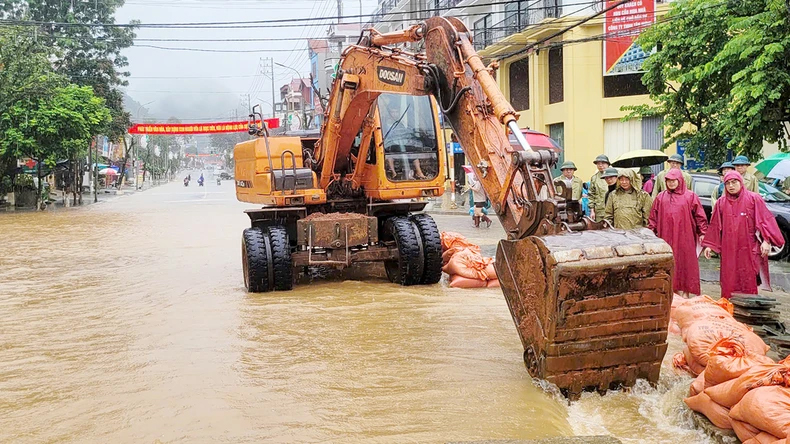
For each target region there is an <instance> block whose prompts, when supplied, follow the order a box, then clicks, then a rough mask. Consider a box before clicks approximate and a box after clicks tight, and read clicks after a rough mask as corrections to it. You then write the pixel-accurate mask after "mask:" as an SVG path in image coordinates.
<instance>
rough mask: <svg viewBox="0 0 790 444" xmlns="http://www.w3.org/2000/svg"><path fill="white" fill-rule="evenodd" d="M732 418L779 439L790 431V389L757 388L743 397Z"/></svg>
mask: <svg viewBox="0 0 790 444" xmlns="http://www.w3.org/2000/svg"><path fill="white" fill-rule="evenodd" d="M730 416H732V417H733V418H735V419H737V420H738V421H743V422H748V423H749V424H751V425H752V426H754V427H756V428H758V429H760V430H762V431H764V432H768V433H770V434H772V435H774V436H776V437H777V438H779V439H782V438H787V432H788V431H789V430H790V388H787V387H781V386H770V387H757V388H755V389H753V390H750V391H749V393H747V394H745V395H743V398H742V399H741V401H740V402H739V403H737V404H735V407H733V408H732V410H731V411H730Z"/></svg>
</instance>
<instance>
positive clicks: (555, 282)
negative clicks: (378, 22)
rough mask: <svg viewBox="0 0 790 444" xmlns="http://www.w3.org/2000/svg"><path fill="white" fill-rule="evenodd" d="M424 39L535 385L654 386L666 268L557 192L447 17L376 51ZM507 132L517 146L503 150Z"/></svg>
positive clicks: (423, 62) (547, 164)
mask: <svg viewBox="0 0 790 444" xmlns="http://www.w3.org/2000/svg"><path fill="white" fill-rule="evenodd" d="M415 41H422V42H424V48H425V49H424V55H422V54H420V55H419V57H417V58H416V59H415V62H417V66H418V68H419V69H420V71H421V72H423V75H424V76H425V79H426V88H428V89H430V91H431V93H433V94H434V95H435V96H436V99H437V101H438V103H439V105H440V106H441V108H442V111H443V113H444V116H445V118H446V120H447V121H449V123H450V126H451V127H452V129H453V131H454V133H455V135H456V137H457V138H458V141H459V142H460V144H461V147H462V149H463V150H464V153H465V154H466V156H467V158H468V159H470V163H471V164H472V166H473V168H474V170H475V174H476V175H477V177H478V178H479V179H480V180H481V183H482V185H483V187H484V189H485V191H486V193H487V194H488V196H489V198H490V199H491V201H492V203H493V207H494V209H495V211H496V213H497V216H498V217H499V219H500V221H501V222H502V226H503V227H504V229H505V232H506V233H507V237H508V239H506V240H502V241H501V242H500V244H499V246H498V248H497V257H496V262H495V267H496V269H497V273H498V276H499V279H500V282H501V285H502V291H503V293H504V295H505V299H506V300H507V303H508V306H509V308H510V312H511V314H512V316H513V320H514V322H515V324H516V328H517V330H518V332H519V336H520V338H521V341H522V344H523V346H524V350H525V351H524V360H525V364H526V366H527V369H528V371H529V373H530V374H531V375H532V376H533V377H537V378H541V379H545V380H548V381H549V382H552V383H554V384H556V385H557V386H559V388H560V389H561V390H562V391H563V393H565V394H566V395H567V396H570V397H576V396H578V395H579V394H580V393H581V391H583V390H585V389H591V388H592V389H596V390H598V391H601V392H604V391H606V390H607V389H609V388H610V387H614V386H618V385H625V386H630V385H633V384H634V383H635V381H636V379H637V378H645V379H647V380H649V381H650V382H651V383H656V382H657V380H658V377H659V372H660V366H661V361H662V359H663V357H664V354H665V353H666V349H667V344H666V336H667V326H668V323H669V310H670V305H671V299H672V285H671V282H672V270H673V267H674V261H673V258H672V251H671V249H670V247H669V246H668V245H667V244H666V243H665V242H664V241H663V240H661V239H659V238H657V237H656V236H655V235H654V234H653V233H652V232H651V231H649V230H647V229H642V230H631V231H624V230H615V229H612V228H611V227H608V226H604V224H602V223H595V222H593V221H592V220H590V219H589V218H587V217H584V215H583V213H582V210H581V206H580V204H579V202H577V201H573V200H571V199H570V190H565V191H564V192H562V193H559V194H558V192H557V190H556V189H555V187H554V185H553V180H552V179H553V178H552V176H551V169H550V168H551V167H552V166H553V165H555V164H556V162H557V155H556V153H554V152H552V151H548V150H533V149H532V148H531V147H530V146H529V144H528V143H527V141H526V139H525V137H524V136H523V134H522V132H521V129H520V128H519V127H518V124H517V120H518V115H517V113H516V111H515V110H514V109H513V107H512V106H511V105H510V103H508V101H507V100H506V99H505V97H504V95H503V94H502V93H501V91H500V90H499V87H498V86H497V83H496V81H495V79H494V75H493V71H494V67H493V66H485V65H484V63H483V61H482V60H481V58H480V56H479V55H478V54H477V53H476V52H475V50H474V47H473V45H472V41H471V38H470V33H469V31H468V30H467V29H466V27H465V26H464V24H463V23H462V22H461V21H460V20H457V19H455V18H452V17H451V18H443V17H433V18H430V19H428V20H426V21H425V22H424V23H422V24H421V25H417V26H413V27H411V28H409V29H406V30H403V31H399V32H395V33H391V34H380V33H378V32H376V31H375V30H369V33H368V35H367V36H366V38H364V39H363V42H364V43H365V44H366V45H368V46H369V47H371V48H379V47H383V46H386V45H393V44H399V43H405V42H415ZM507 130H509V131H510V132H511V133H512V134H513V135H514V136H515V138H516V140H517V142H518V145H520V146H516V147H514V146H512V145H511V143H510V142H509V140H508V136H507Z"/></svg>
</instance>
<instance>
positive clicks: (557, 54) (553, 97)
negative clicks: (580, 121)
mask: <svg viewBox="0 0 790 444" xmlns="http://www.w3.org/2000/svg"><path fill="white" fill-rule="evenodd" d="M564 96H565V84H564V79H563V66H562V47H557V48H551V49H549V103H559V102H562V101H563V100H565V97H564Z"/></svg>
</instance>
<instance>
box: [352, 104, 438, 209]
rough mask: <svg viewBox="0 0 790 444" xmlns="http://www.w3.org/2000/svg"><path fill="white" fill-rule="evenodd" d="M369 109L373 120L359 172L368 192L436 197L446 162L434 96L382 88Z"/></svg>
mask: <svg viewBox="0 0 790 444" xmlns="http://www.w3.org/2000/svg"><path fill="white" fill-rule="evenodd" d="M371 112H372V113H373V114H374V122H376V125H375V131H374V134H373V135H372V137H371V144H370V147H368V152H367V156H366V159H365V162H366V165H365V167H366V168H367V171H366V173H365V174H362V177H363V178H364V179H363V180H364V181H363V187H364V189H365V192H366V194H367V196H368V197H370V198H373V199H382V200H390V199H409V198H419V197H430V196H440V195H441V194H442V192H443V190H444V189H443V184H444V181H445V179H446V178H445V176H446V171H447V165H446V158H445V157H444V155H443V152H444V146H445V143H444V135H443V133H442V131H441V130H440V129H441V126H440V122H439V112H438V107H437V105H436V100H435V99H434V98H433V97H431V96H412V95H404V94H386V93H385V94H381V95H380V96H379V97H378V99H377V101H376V104H375V105H374V107H373V109H371ZM363 131H364V128H363ZM363 131H360V134H359V136H358V137H357V140H358V141H361V140H362V139H363Z"/></svg>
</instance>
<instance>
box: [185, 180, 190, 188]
mask: <svg viewBox="0 0 790 444" xmlns="http://www.w3.org/2000/svg"><path fill="white" fill-rule="evenodd" d="M184 186H185V187H188V186H189V179H184Z"/></svg>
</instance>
